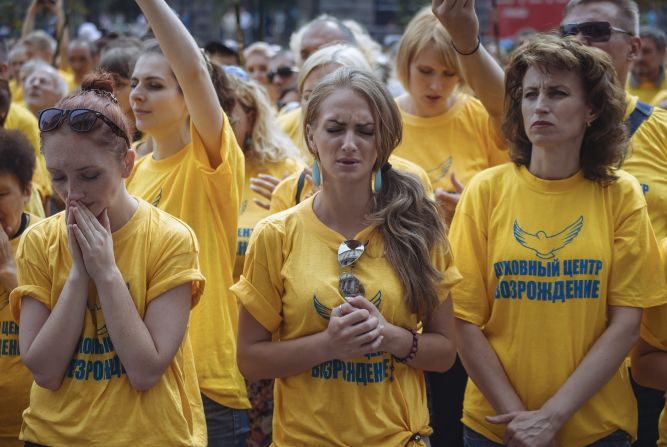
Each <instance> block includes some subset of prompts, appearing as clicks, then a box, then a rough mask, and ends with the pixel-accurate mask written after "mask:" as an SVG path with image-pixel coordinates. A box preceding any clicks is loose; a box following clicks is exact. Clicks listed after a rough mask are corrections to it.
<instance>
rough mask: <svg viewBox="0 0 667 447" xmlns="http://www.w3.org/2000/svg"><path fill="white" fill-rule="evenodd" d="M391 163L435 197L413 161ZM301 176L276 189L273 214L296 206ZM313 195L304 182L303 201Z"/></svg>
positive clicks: (397, 159)
mask: <svg viewBox="0 0 667 447" xmlns="http://www.w3.org/2000/svg"><path fill="white" fill-rule="evenodd" d="M311 160H312V157H311ZM389 163H390V164H391V167H392V169H396V170H399V171H401V172H407V173H409V174H412V175H414V176H415V177H417V179H418V180H419V181H420V182H421V184H422V186H423V187H424V190H425V191H426V194H428V195H429V196H430V197H433V187H432V186H431V181H430V180H429V178H428V175H427V174H426V172H425V171H424V170H423V169H422V168H420V167H419V166H417V165H416V164H414V163H412V162H411V161H408V160H405V159H403V158H401V157H397V156H395V155H390V156H389ZM300 176H301V171H299V172H295V173H294V174H292V175H290V176H289V177H287V178H286V179H285V180H283V181H282V182H280V183H279V184H278V186H276V189H274V190H273V194H272V195H271V209H270V211H271V214H273V213H277V212H279V211H284V210H286V209H288V208H291V207H293V206H294V205H296V190H297V186H298V184H299V177H300ZM304 180H305V179H304ZM312 194H313V188H312V186H311V184H310V183H309V182H308V181H304V183H303V189H302V190H301V200H305V199H306V198H307V197H310V196H311V195H312Z"/></svg>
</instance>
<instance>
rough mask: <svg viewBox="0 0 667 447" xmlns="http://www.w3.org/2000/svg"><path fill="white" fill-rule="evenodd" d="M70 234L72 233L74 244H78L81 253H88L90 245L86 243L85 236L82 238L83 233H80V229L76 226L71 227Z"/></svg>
mask: <svg viewBox="0 0 667 447" xmlns="http://www.w3.org/2000/svg"><path fill="white" fill-rule="evenodd" d="M72 232H73V233H74V237H75V238H76V242H77V243H78V244H79V248H80V249H81V251H82V252H89V251H90V243H89V242H88V239H86V236H84V234H83V232H82V231H81V227H79V225H77V224H74V225H72Z"/></svg>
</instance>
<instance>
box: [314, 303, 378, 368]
mask: <svg viewBox="0 0 667 447" xmlns="http://www.w3.org/2000/svg"><path fill="white" fill-rule="evenodd" d="M379 323H380V320H379V319H378V318H377V317H375V316H371V315H370V313H369V312H368V311H367V310H366V309H358V308H356V307H354V306H353V305H351V304H341V305H340V306H338V307H336V308H334V309H333V310H332V311H331V318H330V319H329V326H328V327H327V329H326V331H325V333H326V335H327V339H328V340H329V347H330V352H331V357H333V358H336V359H346V358H354V357H361V356H362V355H365V354H368V353H370V352H376V351H378V350H379V348H380V345H381V344H382V339H383V335H382V330H383V328H382V327H381V326H380V324H379Z"/></svg>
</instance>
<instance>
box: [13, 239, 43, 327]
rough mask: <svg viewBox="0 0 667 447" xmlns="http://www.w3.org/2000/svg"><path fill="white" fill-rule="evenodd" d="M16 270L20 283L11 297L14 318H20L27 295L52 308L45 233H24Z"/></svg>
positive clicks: (17, 256)
mask: <svg viewBox="0 0 667 447" xmlns="http://www.w3.org/2000/svg"><path fill="white" fill-rule="evenodd" d="M16 272H17V279H18V284H19V285H18V287H16V288H15V289H14V290H12V293H11V295H10V297H9V303H10V304H9V305H10V310H11V313H12V317H13V318H14V320H15V321H17V322H18V321H19V320H20V317H21V302H22V300H23V297H26V296H29V297H31V298H34V299H36V300H37V301H39V302H40V303H42V304H44V306H46V307H47V309H49V310H51V309H52V306H53V303H52V302H51V288H52V279H51V274H49V264H48V259H47V257H46V241H45V240H44V235H43V234H41V233H38V232H37V231H33V229H28V230H27V232H26V233H25V234H24V235H23V237H22V238H21V242H20V243H19V247H18V250H17V251H16Z"/></svg>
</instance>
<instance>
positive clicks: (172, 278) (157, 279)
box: [146, 218, 205, 307]
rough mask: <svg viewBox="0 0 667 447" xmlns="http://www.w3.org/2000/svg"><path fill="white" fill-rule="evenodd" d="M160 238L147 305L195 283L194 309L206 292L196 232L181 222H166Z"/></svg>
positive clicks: (154, 259)
mask: <svg viewBox="0 0 667 447" xmlns="http://www.w3.org/2000/svg"><path fill="white" fill-rule="evenodd" d="M162 225H163V226H164V228H162V230H163V231H162V232H161V233H162V234H161V237H159V238H156V241H155V242H154V244H153V245H154V249H155V251H156V253H155V255H153V256H151V258H152V261H151V267H152V269H151V271H150V276H149V278H148V284H147V290H146V303H147V304H150V302H151V301H153V300H154V299H156V298H158V297H160V296H161V295H162V294H164V293H165V292H167V291H169V290H171V289H173V288H175V287H177V286H180V285H182V284H186V283H192V307H194V306H195V305H196V304H197V303H198V301H199V298H200V296H201V294H202V292H203V291H204V284H205V279H204V275H203V274H202V273H201V270H200V268H199V245H198V243H197V238H196V236H195V234H194V232H193V231H192V230H191V229H190V227H188V226H187V225H186V224H184V223H183V222H181V221H178V220H176V219H172V218H169V219H164V220H163V221H162Z"/></svg>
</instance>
